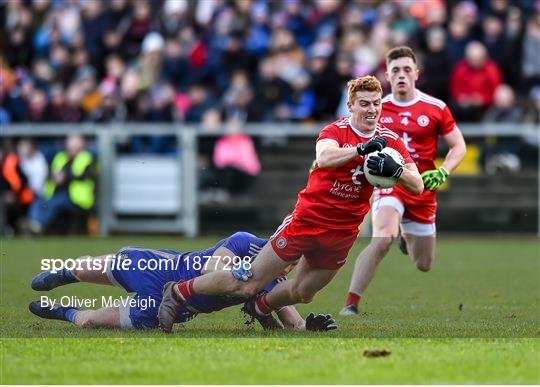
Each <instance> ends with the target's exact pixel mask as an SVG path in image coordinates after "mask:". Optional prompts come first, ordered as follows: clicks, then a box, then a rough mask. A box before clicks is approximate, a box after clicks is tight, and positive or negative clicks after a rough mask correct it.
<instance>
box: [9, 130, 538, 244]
mask: <svg viewBox="0 0 540 387" xmlns="http://www.w3.org/2000/svg"><path fill="white" fill-rule="evenodd" d="M325 125H326V124H325V123H313V124H273V123H272V124H268V123H264V124H247V125H245V126H244V127H243V129H242V132H243V133H245V134H248V135H251V136H265V137H272V136H279V137H297V136H298V137H315V136H316V135H317V134H318V133H319V131H320V130H321V129H322V128H323V127H324V126H325ZM459 127H460V129H461V130H462V132H463V134H464V136H465V137H466V138H467V137H481V136H497V137H522V138H527V139H529V140H533V141H534V142H536V144H540V126H538V125H529V124H527V125H525V124H499V123H495V124H492V123H490V124H460V125H459ZM70 133H79V134H82V135H85V136H92V137H95V138H96V144H97V149H98V162H99V171H100V173H99V187H100V189H99V195H98V198H99V199H98V206H97V212H98V219H99V222H100V234H101V235H107V234H108V233H109V232H110V231H111V230H116V229H118V230H121V229H128V230H130V231H143V229H144V227H143V229H141V228H140V227H139V226H136V227H133V222H127V223H126V222H121V221H119V220H118V219H117V218H115V217H114V216H113V213H112V212H113V210H112V207H111V200H112V199H111V197H112V196H111V193H112V186H113V182H112V172H111V171H112V168H111V166H112V165H113V164H114V162H115V159H116V158H117V157H118V155H117V154H116V148H115V144H116V139H118V138H122V137H125V136H132V135H164V136H165V135H166V136H173V137H175V138H176V141H177V143H178V146H179V149H180V150H181V151H180V152H179V155H178V156H177V157H178V168H179V171H181V179H180V180H179V181H180V182H181V183H180V184H181V187H180V190H181V193H182V195H181V200H182V206H181V209H180V210H179V212H178V214H176V217H175V219H174V221H172V222H167V221H155V223H148V226H150V228H148V229H144V231H152V229H153V230H154V231H161V230H164V229H166V230H167V231H169V232H171V231H172V232H184V233H185V234H186V235H188V236H195V235H197V233H198V221H197V219H198V202H197V171H196V165H197V163H196V157H197V147H198V138H199V137H204V136H219V135H223V134H226V133H227V131H226V130H225V129H223V130H218V131H216V130H212V131H211V132H210V131H205V130H204V128H202V127H201V126H200V125H185V124H182V123H173V124H154V123H121V124H118V123H115V124H94V123H80V124H33V123H32V124H30V123H28V124H26V123H25V124H10V125H3V126H1V127H0V137H23V136H24V137H63V136H66V135H68V134H70ZM538 165H540V152H539V160H538ZM538 165H537V171H539V172H538V173H539V176H538V192H539V197H538V204H539V205H538V236H540V170H539V168H538Z"/></svg>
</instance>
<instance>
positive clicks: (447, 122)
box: [439, 106, 456, 136]
mask: <svg viewBox="0 0 540 387" xmlns="http://www.w3.org/2000/svg"><path fill="white" fill-rule="evenodd" d="M455 126H456V120H455V119H454V116H453V115H452V112H451V111H450V109H449V108H448V106H445V107H444V109H443V111H442V116H441V124H440V125H439V135H441V136H444V135H445V134H448V133H450V132H451V131H452V130H454V127H455Z"/></svg>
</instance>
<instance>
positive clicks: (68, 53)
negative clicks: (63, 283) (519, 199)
mask: <svg viewBox="0 0 540 387" xmlns="http://www.w3.org/2000/svg"><path fill="white" fill-rule="evenodd" d="M0 21H1V22H0V125H5V124H10V123H27V122H29V123H57V122H58V123H72V124H76V123H82V122H90V123H92V122H93V123H130V122H152V123H167V122H169V123H170V122H180V123H186V124H198V125H199V124H200V125H199V127H200V128H201V130H209V131H211V130H212V129H219V128H223V127H225V128H229V129H230V130H229V131H228V132H229V135H227V136H223V137H222V138H220V139H219V140H218V139H216V138H213V139H206V140H205V139H201V140H200V142H199V145H200V148H199V149H200V153H201V155H200V157H199V159H198V168H199V174H198V176H199V181H200V188H201V189H202V190H203V192H202V193H201V197H200V200H201V201H205V200H207V199H208V200H211V201H212V200H217V201H223V200H227V198H228V196H229V195H230V194H231V193H232V194H236V193H241V192H243V191H245V189H246V188H247V187H249V185H250V184H251V182H252V180H253V177H254V176H257V175H258V174H259V172H260V171H261V163H260V161H259V157H258V154H257V147H258V145H259V144H258V143H257V142H255V143H254V141H253V139H251V138H250V137H248V136H244V135H242V134H241V133H240V131H239V128H241V126H242V124H244V123H246V122H269V123H275V122H278V123H279V122H281V123H304V122H328V121H332V120H334V119H335V118H336V117H339V116H343V115H347V114H348V112H347V108H346V98H347V93H346V82H347V81H348V80H349V79H351V78H353V77H358V76H362V75H367V74H374V75H376V76H377V77H378V78H379V79H380V80H381V81H382V83H383V87H384V89H385V94H386V93H388V92H389V86H388V84H387V83H386V82H385V79H384V71H385V54H386V52H387V51H388V50H389V49H390V48H392V47H394V46H397V45H409V46H411V47H412V48H413V49H414V50H415V52H416V53H417V56H418V60H419V68H420V69H421V76H420V80H419V82H418V87H419V88H420V89H421V90H423V91H425V92H426V93H428V94H431V95H433V96H435V97H438V98H441V99H443V100H444V101H445V102H447V103H448V104H449V106H450V108H451V110H452V112H453V113H454V115H455V117H456V119H457V121H458V122H459V123H464V122H472V123H481V122H497V123H504V122H506V123H532V124H540V0H514V1H509V0H475V1H473V0H448V1H442V0H388V1H378V0H350V1H345V0H279V1H278V0H272V1H262V0H199V1H194V0H32V1H30V0H0ZM151 132H152V126H148V135H146V136H133V137H131V139H130V140H129V142H128V143H127V144H125V148H126V150H127V151H128V152H132V153H137V154H140V153H162V154H167V153H168V154H175V153H176V152H178V150H177V149H176V147H175V144H174V141H171V138H167V137H163V136H159V135H152V133H151ZM38 140H39V141H38V143H37V145H36V143H35V142H34V140H31V139H22V140H19V141H15V142H13V141H4V142H3V144H2V146H1V147H0V148H1V149H0V159H1V161H2V174H1V179H0V188H1V191H2V195H3V200H2V206H3V207H4V209H3V211H2V213H3V216H4V221H1V220H0V226H2V225H3V224H6V221H5V217H6V216H7V218H8V221H7V223H8V224H12V225H13V224H16V223H17V221H19V220H20V219H21V217H20V216H19V215H20V213H21V210H20V208H21V206H20V205H23V207H24V213H25V214H26V216H25V217H23V219H24V222H25V224H23V225H18V226H17V225H15V226H14V227H15V228H20V229H22V230H30V231H31V232H33V233H40V232H41V231H42V230H43V228H45V227H48V226H49V224H51V223H53V222H54V219H55V218H57V217H58V215H59V214H62V212H65V211H71V212H74V213H75V214H79V213H80V211H84V212H87V210H89V209H91V208H94V204H95V203H94V192H93V184H94V183H93V181H95V173H94V171H95V166H94V164H95V162H94V158H95V156H96V149H95V144H93V143H92V142H90V144H88V145H87V144H86V143H85V139H84V138H82V137H80V136H78V135H76V134H74V135H73V136H70V137H69V138H68V139H66V140H65V144H64V140H62V141H61V142H58V141H56V142H51V141H50V140H43V139H38ZM536 141H537V140H536ZM278 142H279V141H278ZM485 142H486V144H484V145H483V149H484V155H486V154H487V155H489V153H490V152H491V153H493V152H495V153H497V154H498V156H501V155H502V157H505V158H504V160H503V159H501V160H502V161H501V160H498V159H496V161H495V164H494V165H495V167H493V168H495V169H496V168H497V166H498V165H499V164H500V163H502V164H504V165H506V166H512V165H514V164H515V166H517V168H519V165H520V163H521V161H520V160H519V158H518V156H517V155H519V157H522V158H523V157H525V158H527V157H528V156H527V152H529V151H530V147H529V148H527V147H525V148H523V146H522V145H523V144H522V142H521V140H519V139H518V140H505V141H504V143H503V144H501V143H500V141H499V143H497V141H496V140H493V139H485ZM530 145H531V144H529V145H528V146H530ZM532 145H533V147H534V148H536V147H537V146H538V144H537V143H536V144H532ZM310 149H311V148H310ZM486 149H487V151H486ZM523 149H525V150H523ZM535 152H536V151H535ZM535 154H536V153H534V152H532V153H531V152H529V159H532V160H533V161H534V160H535V157H536V156H535ZM492 159H494V158H492ZM497 160H498V161H497ZM485 167H486V169H489V160H488V162H486V163H485ZM215 187H222V188H224V190H222V189H220V190H215V189H214V188H215ZM207 188H209V189H207ZM205 189H206V190H205ZM205 194H208V195H206V196H205ZM13 203H17V205H16V206H15V205H12V204H13ZM11 210H13V211H15V212H14V213H13V214H12V215H10V211H11ZM77 217H78V216H76V217H75V219H76V218H77ZM10 219H11V220H10ZM64 226H66V225H65V224H64ZM68 226H69V227H70V228H73V227H72V226H70V225H68ZM1 231H2V230H0V232H1Z"/></svg>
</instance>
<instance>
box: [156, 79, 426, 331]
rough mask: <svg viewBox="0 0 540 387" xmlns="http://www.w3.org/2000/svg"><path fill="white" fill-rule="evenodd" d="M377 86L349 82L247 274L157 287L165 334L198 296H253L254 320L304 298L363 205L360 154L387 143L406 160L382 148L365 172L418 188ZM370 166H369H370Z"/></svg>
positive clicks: (336, 256) (354, 231)
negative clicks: (290, 274)
mask: <svg viewBox="0 0 540 387" xmlns="http://www.w3.org/2000/svg"><path fill="white" fill-rule="evenodd" d="M381 99H382V88H381V84H380V82H379V81H378V80H377V78H375V77H372V76H365V77H360V78H357V79H354V80H352V81H350V82H349V83H348V103H347V105H348V108H349V111H350V113H351V115H350V117H343V118H341V119H339V120H337V121H335V122H333V123H331V124H330V125H327V126H326V127H325V128H324V129H323V130H322V131H321V133H320V134H319V137H318V140H317V145H316V166H315V168H314V169H313V170H312V171H311V173H310V175H309V180H308V184H307V187H306V188H305V189H304V190H302V191H301V192H300V193H299V195H298V201H297V203H296V206H295V208H294V211H293V212H292V213H291V214H290V215H289V216H287V217H286V218H285V220H284V221H283V224H282V225H281V226H280V227H279V228H278V229H277V231H276V232H275V234H274V235H273V237H272V238H271V240H270V242H269V243H267V244H266V245H265V246H264V247H263V248H262V250H261V252H260V253H259V255H258V256H257V259H256V260H255V261H254V262H253V265H252V267H251V270H250V271H246V272H244V273H235V274H236V278H242V279H243V280H242V281H239V280H237V279H236V278H235V276H232V275H231V273H225V272H214V273H209V274H207V275H204V276H201V277H198V278H194V279H192V280H189V281H180V282H169V283H168V284H167V285H166V286H165V288H164V292H163V300H162V302H161V306H160V308H159V313H158V318H159V322H160V324H161V326H162V328H163V329H164V330H166V331H169V330H170V329H171V327H172V325H173V323H174V320H175V316H176V314H177V311H178V310H179V309H181V308H182V305H184V304H185V303H186V302H189V300H190V299H192V298H193V297H197V295H198V294H207V295H224V294H227V295H235V296H240V297H244V298H249V297H253V296H256V295H257V297H255V299H254V300H253V301H252V302H251V303H248V304H247V308H248V310H251V315H252V316H253V317H255V318H262V317H263V316H265V315H268V314H270V313H271V312H272V311H273V310H278V309H280V308H281V307H283V306H286V305H294V304H297V303H309V302H311V300H312V298H313V296H314V295H315V294H316V293H317V292H318V291H319V290H320V289H322V288H323V287H324V286H326V285H327V284H328V283H329V282H330V281H331V280H332V278H334V276H335V275H336V273H337V271H338V269H339V268H340V267H341V266H343V264H344V263H345V261H346V259H347V255H348V253H349V250H350V248H351V246H352V245H353V243H354V242H355V240H356V237H357V235H358V226H359V225H360V223H361V222H362V219H363V217H364V215H365V214H366V213H367V212H368V210H369V206H370V203H369V200H370V197H371V194H372V192H373V186H372V185H370V184H369V183H368V182H367V180H366V178H365V176H364V171H363V165H364V159H365V157H366V156H367V155H368V154H369V153H371V152H376V151H379V152H380V151H381V150H383V149H384V148H385V147H386V146H389V147H391V148H394V149H395V150H397V151H398V152H399V153H400V154H401V155H402V156H403V158H404V160H405V165H403V166H402V165H401V164H399V163H397V162H396V161H394V159H393V158H392V157H390V156H387V155H386V154H384V153H378V154H377V155H372V156H370V157H369V161H370V166H369V169H370V171H371V172H372V173H374V174H376V175H379V176H387V177H395V178H397V179H399V180H398V181H399V183H400V184H401V185H402V186H403V188H404V189H405V190H407V191H409V192H410V193H411V194H419V193H421V192H422V190H423V184H422V178H421V176H420V174H419V173H418V169H417V167H416V165H415V163H414V162H413V160H412V159H411V157H410V155H409V153H408V152H407V150H406V149H405V145H404V144H403V142H402V141H401V139H400V138H399V137H398V136H397V135H396V134H395V133H393V132H391V131H390V130H388V129H387V128H385V127H383V126H382V125H379V124H378V120H379V116H380V114H381ZM372 167H373V168H372ZM298 261H299V263H298V266H297V274H296V276H295V277H294V278H292V279H289V280H288V281H284V282H281V283H279V284H277V285H276V287H275V288H273V289H272V290H271V291H270V292H269V293H267V294H263V295H258V293H259V291H261V290H262V289H263V288H264V286H265V284H267V283H268V282H269V281H271V280H272V279H274V278H276V276H277V275H279V273H281V272H282V271H283V270H284V269H285V268H286V267H287V266H288V265H290V264H291V263H293V262H298Z"/></svg>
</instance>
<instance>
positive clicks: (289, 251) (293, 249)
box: [270, 214, 358, 270]
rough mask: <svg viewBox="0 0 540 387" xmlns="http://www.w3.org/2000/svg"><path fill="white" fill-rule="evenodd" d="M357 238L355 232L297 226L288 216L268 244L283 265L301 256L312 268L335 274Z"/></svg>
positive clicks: (300, 224) (352, 230)
mask: <svg viewBox="0 0 540 387" xmlns="http://www.w3.org/2000/svg"><path fill="white" fill-rule="evenodd" d="M357 236H358V228H355V229H345V230H330V229H328V228H322V227H319V226H315V225H312V224H305V223H299V222H298V221H297V220H296V219H295V218H294V216H293V215H292V214H289V215H288V216H287V217H286V218H285V220H283V223H282V224H281V226H279V227H278V229H277V230H276V232H275V233H274V235H272V237H271V238H270V241H271V243H272V247H273V249H274V251H275V252H276V254H277V255H278V256H279V257H280V258H281V259H283V260H284V261H287V262H294V261H296V260H298V259H299V258H300V257H301V256H302V255H303V256H304V257H305V258H306V261H307V263H308V264H309V266H310V267H312V268H316V269H328V270H337V269H339V268H340V267H341V266H343V265H344V264H345V262H346V261H347V256H348V255H349V250H350V249H351V247H352V245H353V244H354V242H355V241H356V237H357Z"/></svg>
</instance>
